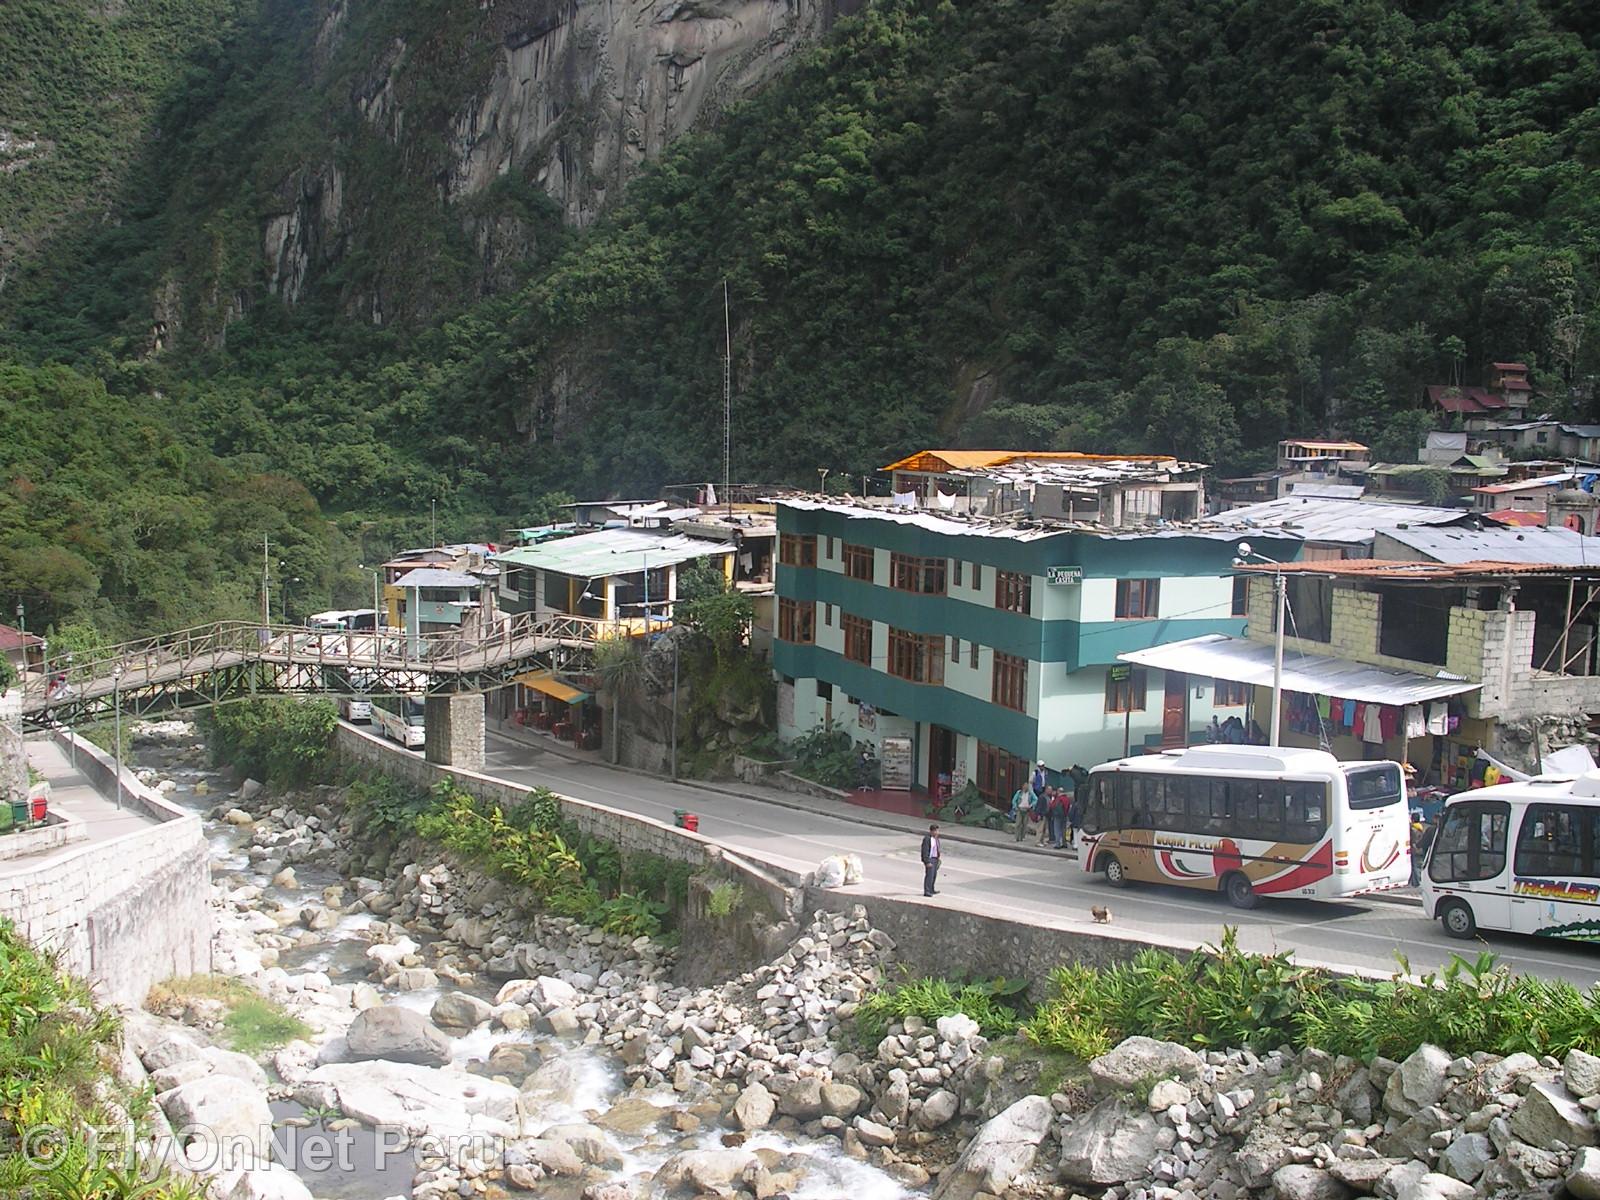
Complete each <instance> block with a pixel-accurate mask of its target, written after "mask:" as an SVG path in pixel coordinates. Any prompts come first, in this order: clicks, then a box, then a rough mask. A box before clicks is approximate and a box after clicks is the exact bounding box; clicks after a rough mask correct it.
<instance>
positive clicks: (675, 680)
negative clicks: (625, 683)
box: [672, 615, 682, 779]
mask: <svg viewBox="0 0 1600 1200" xmlns="http://www.w3.org/2000/svg"><path fill="white" fill-rule="evenodd" d="M681 640H682V639H680V638H679V637H678V622H677V618H676V615H674V618H673V622H672V778H673V779H677V778H678V646H679V644H680V642H681Z"/></svg>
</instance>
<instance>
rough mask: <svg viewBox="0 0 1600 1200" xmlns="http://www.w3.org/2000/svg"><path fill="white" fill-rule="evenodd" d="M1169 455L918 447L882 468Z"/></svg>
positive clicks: (973, 466) (1142, 458)
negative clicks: (1030, 459) (1023, 460)
mask: <svg viewBox="0 0 1600 1200" xmlns="http://www.w3.org/2000/svg"><path fill="white" fill-rule="evenodd" d="M1171 457H1172V455H1170V454H1084V453H1081V452H1080V451H1077V450H918V451H917V452H916V453H915V454H909V455H907V456H906V457H905V458H902V459H901V460H900V461H899V462H892V463H890V464H889V465H888V466H887V467H884V468H883V469H884V470H885V471H930V472H931V471H959V470H969V471H970V470H974V469H981V468H983V467H999V466H1004V465H1005V464H1006V463H1008V462H1013V461H1015V460H1017V459H1019V458H1020V459H1029V458H1037V459H1052V460H1056V461H1068V462H1160V461H1161V460H1163V459H1169V458H1171Z"/></svg>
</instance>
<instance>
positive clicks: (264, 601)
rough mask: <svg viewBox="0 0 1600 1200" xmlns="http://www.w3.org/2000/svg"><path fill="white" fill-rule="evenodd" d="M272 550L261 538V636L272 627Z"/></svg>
mask: <svg viewBox="0 0 1600 1200" xmlns="http://www.w3.org/2000/svg"><path fill="white" fill-rule="evenodd" d="M271 592H272V552H271V551H270V550H269V549H268V548H267V539H266V538H265V537H263V538H262V539H261V636H262V638H263V639H265V638H266V636H267V630H268V629H270V628H272V599H271Z"/></svg>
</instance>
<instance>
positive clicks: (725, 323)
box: [722, 279, 733, 519]
mask: <svg viewBox="0 0 1600 1200" xmlns="http://www.w3.org/2000/svg"><path fill="white" fill-rule="evenodd" d="M722 500H723V503H724V504H726V505H727V506H728V516H729V518H730V519H731V518H732V517H733V322H732V320H731V319H730V318H729V315H728V281H727V280H726V279H724V280H723V281H722Z"/></svg>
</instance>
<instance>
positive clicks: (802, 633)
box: [778, 596, 817, 646]
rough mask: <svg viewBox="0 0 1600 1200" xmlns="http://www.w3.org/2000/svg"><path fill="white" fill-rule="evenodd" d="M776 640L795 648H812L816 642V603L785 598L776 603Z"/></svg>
mask: <svg viewBox="0 0 1600 1200" xmlns="http://www.w3.org/2000/svg"><path fill="white" fill-rule="evenodd" d="M778 640H779V641H780V642H791V643H793V644H794V645H796V646H814V645H816V642H817V602H816V601H815V600H791V599H789V598H788V597H787V596H785V597H783V598H781V599H780V600H779V601H778Z"/></svg>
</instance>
